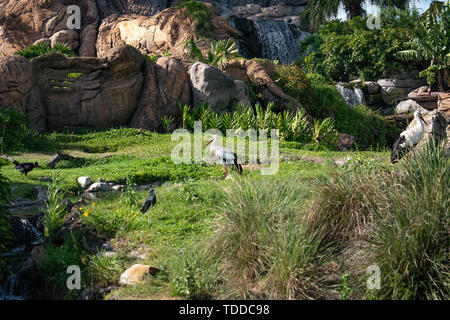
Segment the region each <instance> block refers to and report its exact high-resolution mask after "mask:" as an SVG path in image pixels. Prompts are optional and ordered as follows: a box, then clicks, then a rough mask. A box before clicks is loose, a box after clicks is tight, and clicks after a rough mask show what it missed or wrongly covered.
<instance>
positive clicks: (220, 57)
mask: <svg viewBox="0 0 450 320" xmlns="http://www.w3.org/2000/svg"><path fill="white" fill-rule="evenodd" d="M209 45H210V49H209V50H208V53H207V54H206V57H203V55H202V52H201V51H200V49H199V48H198V47H197V45H196V44H195V41H194V40H193V39H192V38H191V39H189V40H187V41H186V48H187V50H188V52H189V55H190V57H191V58H193V59H195V60H198V61H201V62H203V63H207V64H209V65H211V66H214V67H217V68H220V69H223V68H225V67H226V65H227V64H228V61H229V60H231V59H233V58H236V57H237V56H238V50H237V48H236V43H235V42H234V40H233V39H228V40H218V41H216V40H211V41H210V42H209Z"/></svg>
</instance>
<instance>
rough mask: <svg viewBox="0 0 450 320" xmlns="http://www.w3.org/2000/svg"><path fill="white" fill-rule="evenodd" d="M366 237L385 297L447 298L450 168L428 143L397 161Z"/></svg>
mask: <svg viewBox="0 0 450 320" xmlns="http://www.w3.org/2000/svg"><path fill="white" fill-rule="evenodd" d="M399 180H400V181H399V182H400V186H401V187H399V188H397V189H396V191H395V192H394V193H392V194H391V197H390V198H391V199H390V208H389V210H385V211H381V210H380V211H379V214H380V217H379V218H378V220H379V221H380V222H379V223H378V224H377V227H376V231H375V233H374V235H373V237H372V239H371V242H372V243H373V247H374V250H375V253H376V254H375V256H376V257H375V259H376V261H377V264H378V265H379V266H380V268H381V275H382V280H381V281H382V282H381V294H380V296H381V297H382V298H385V299H445V300H447V299H449V298H450V254H449V243H450V236H449V235H450V226H449V221H450V196H449V190H450V169H449V160H448V159H447V158H446V156H445V152H444V150H442V149H441V148H440V147H436V146H435V145H434V143H430V144H428V145H427V146H426V147H425V148H424V149H423V150H422V151H421V152H420V153H418V154H416V155H415V156H414V157H412V158H407V159H406V161H405V162H404V163H403V168H402V172H401V176H400V178H399Z"/></svg>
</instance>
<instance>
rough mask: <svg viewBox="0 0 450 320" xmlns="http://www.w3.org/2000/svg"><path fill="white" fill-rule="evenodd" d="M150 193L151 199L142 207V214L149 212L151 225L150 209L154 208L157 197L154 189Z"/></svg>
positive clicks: (146, 200)
mask: <svg viewBox="0 0 450 320" xmlns="http://www.w3.org/2000/svg"><path fill="white" fill-rule="evenodd" d="M148 193H149V197H148V198H147V199H145V201H144V204H143V205H142V209H141V212H142V213H146V212H147V216H148V222H149V223H150V212H149V209H150V207H153V206H154V205H155V204H156V195H155V191H154V190H153V189H150V190H149V191H148Z"/></svg>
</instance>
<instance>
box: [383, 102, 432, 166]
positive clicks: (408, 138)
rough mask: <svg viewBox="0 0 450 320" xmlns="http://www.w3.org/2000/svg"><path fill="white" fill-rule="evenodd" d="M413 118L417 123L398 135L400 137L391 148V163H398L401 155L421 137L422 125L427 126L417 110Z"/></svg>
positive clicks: (423, 128)
mask: <svg viewBox="0 0 450 320" xmlns="http://www.w3.org/2000/svg"><path fill="white" fill-rule="evenodd" d="M414 118H415V119H416V121H417V124H416V125H415V126H414V127H412V128H409V129H406V130H405V131H403V132H402V133H400V137H399V138H398V139H397V140H396V141H395V143H394V146H393V147H392V153H391V163H396V162H398V161H400V159H401V158H402V157H403V155H404V154H405V153H406V152H407V151H408V150H409V149H410V148H412V147H414V146H415V145H416V144H418V143H419V141H420V139H421V138H422V135H423V133H424V131H425V127H424V124H426V125H427V126H428V123H427V122H426V121H425V119H424V118H423V117H422V114H421V113H420V111H419V110H417V111H416V112H414Z"/></svg>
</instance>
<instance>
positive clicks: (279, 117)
mask: <svg viewBox="0 0 450 320" xmlns="http://www.w3.org/2000/svg"><path fill="white" fill-rule="evenodd" d="M179 106H180V108H181V114H182V121H181V126H182V128H184V129H188V130H193V129H194V122H195V121H202V129H203V130H204V131H206V130H208V129H218V130H220V131H221V132H222V133H223V134H226V130H227V129H234V130H235V131H237V132H240V131H246V130H249V129H254V130H256V131H259V130H261V131H263V132H267V134H268V136H270V133H271V132H270V130H272V129H278V130H279V136H280V139H281V140H282V141H296V142H299V143H301V144H303V145H304V146H306V147H309V148H312V149H320V148H325V149H333V148H335V143H336V137H337V133H336V130H335V126H334V121H333V120H332V119H324V120H322V121H319V120H316V121H315V124H316V126H315V127H314V129H313V130H311V128H310V127H309V122H308V120H307V117H306V112H305V111H304V110H302V109H299V110H298V111H297V113H295V114H294V113H291V112H290V111H288V110H284V111H283V112H280V113H275V112H274V111H273V109H274V103H269V104H268V105H267V108H266V109H264V108H263V107H262V106H261V105H260V104H256V105H255V106H254V107H252V106H251V105H243V104H238V105H236V106H235V108H234V110H233V111H231V112H226V113H220V114H217V113H214V111H213V110H212V109H211V107H209V106H208V105H207V104H199V105H198V106H197V107H195V108H191V107H190V106H187V105H185V106H182V105H179Z"/></svg>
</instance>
